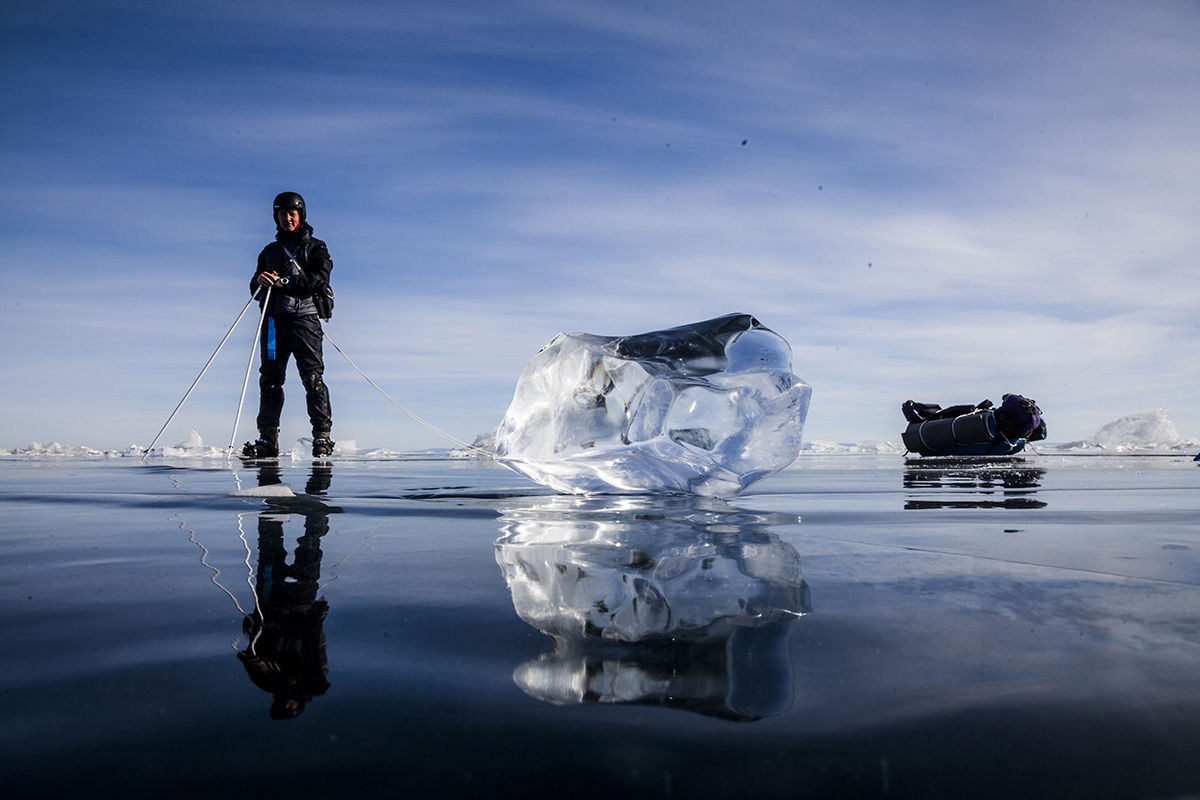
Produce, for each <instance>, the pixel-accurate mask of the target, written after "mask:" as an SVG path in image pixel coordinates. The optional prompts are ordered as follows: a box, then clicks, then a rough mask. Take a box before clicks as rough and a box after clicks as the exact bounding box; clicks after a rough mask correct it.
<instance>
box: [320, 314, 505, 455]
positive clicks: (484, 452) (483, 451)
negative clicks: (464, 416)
mask: <svg viewBox="0 0 1200 800" xmlns="http://www.w3.org/2000/svg"><path fill="white" fill-rule="evenodd" d="M325 338H326V339H329V343H330V344H331V345H333V349H334V350H337V351H338V352H339V353H341V354H342V358H344V359H346V361H347V362H349V364H350V366H352V367H354V369H355V370H357V371H358V374H359V375H362V376H363V377H364V378H366V381H367V383H369V384H371V385H372V386H374V387H375V388H376V389H377V390H378V391H379V393H380V394H381V395H383V396H384V397H386V398H387V399H388V401H389V402H391V404H392V405H394V406H395V407H396V408H398V409H400V410H401V411H403V412H404V413H405V414H407V415H408V416H410V417H412V418H413V420H415V421H416V422H417V423H418V424H419V425H422V426H424V427H425V428H427V429H428V430H430V431H432V432H433V433H436V434H437V435H438V436H441V437H442V438H443V439H446V440H447V441H449V442H453V443H454V444H457V445H460V446H461V447H463V448H465V449H467V450H473V451H475V452H477V453H479V454H481V455H486V456H488V457H491V455H492V451H490V450H487V449H485V448H482V447H476V446H475V445H473V444H470V443H468V442H464V441H463V440H462V439H457V438H455V437H453V436H451V435H450V434H448V433H446V432H445V431H441V430H438V429H437V428H435V427H434V426H433V425H430V424H429V423H428V422H426V421H425V420H423V419H421V418H420V417H418V416H417V415H416V414H414V413H413V412H411V411H409V410H408V409H407V408H405V407H404V406H402V405H400V404H399V403H397V402H396V401H395V400H394V399H393V398H392V396H391V395H390V394H388V393H387V392H385V391H384V390H383V389H380V388H379V384H377V383H375V381H373V380H371V379H370V378H367V373H365V372H363V371H362V370H361V369H359V368H358V365H357V364H355V363H354V362H353V361H351V360H350V356H348V355H346V353H345V351H343V350H342V348H340V347H338V346H337V342H335V341H334V340H333V339H330V338H329V333H328V332H326V333H325Z"/></svg>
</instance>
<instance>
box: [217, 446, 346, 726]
mask: <svg viewBox="0 0 1200 800" xmlns="http://www.w3.org/2000/svg"><path fill="white" fill-rule="evenodd" d="M331 471H332V470H331V468H330V467H329V466H328V465H323V466H314V467H313V469H312V472H311V474H310V476H309V480H308V486H307V487H306V488H307V489H308V490H309V491H310V492H312V493H318V492H324V491H325V490H326V489H327V488H328V487H329V482H330V473H331ZM279 482H280V472H279V470H278V468H274V467H264V468H263V469H262V470H260V472H259V485H268V484H272V483H279ZM289 501H290V502H289ZM269 502H271V504H272V505H273V506H274V508H273V509H272V511H271V512H270V513H264V514H260V515H259V517H258V572H257V576H256V580H255V593H256V594H257V596H258V605H257V607H256V609H255V611H254V613H252V614H251V615H250V616H248V617H246V619H245V620H244V621H243V623H242V626H243V631H244V632H245V633H246V634H247V635H248V636H249V637H250V643H249V645H247V647H246V649H245V650H243V651H242V652H240V653H238V659H239V660H240V661H241V662H242V665H243V666H244V667H245V668H246V674H247V675H249V676H250V680H251V681H252V682H253V683H254V685H255V686H257V687H258V688H260V689H262V690H263V691H265V692H269V693H271V694H272V695H273V696H274V702H273V703H272V705H271V718H272V719H292V718H293V717H296V716H298V715H299V714H301V713H302V712H303V711H304V707H305V705H306V704H307V703H308V702H309V701H311V700H312V699H313V698H314V697H318V696H320V695H323V694H325V692H326V691H327V690H328V689H329V681H328V680H326V678H325V676H326V674H327V673H328V672H329V666H328V663H327V661H326V656H325V631H324V621H325V617H326V615H327V614H328V613H329V604H328V603H326V602H325V598H324V597H317V590H318V585H319V583H318V582H319V580H320V577H321V537H322V536H324V535H325V534H326V533H328V532H329V513H330V512H331V511H337V510H338V509H333V508H330V507H328V506H326V505H324V504H323V503H320V502H314V501H313V500H312V498H282V499H280V500H278V501H276V500H275V499H274V498H272V499H271V500H270V501H269ZM289 512H295V513H299V514H301V515H303V517H304V535H303V536H301V537H300V539H299V541H298V543H297V546H296V549H295V554H294V558H293V560H292V563H291V564H288V563H287V550H286V549H285V547H284V522H285V521H286V520H287V519H288V516H287V514H288V513H289Z"/></svg>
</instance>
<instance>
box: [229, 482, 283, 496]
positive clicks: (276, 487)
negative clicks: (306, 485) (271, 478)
mask: <svg viewBox="0 0 1200 800" xmlns="http://www.w3.org/2000/svg"><path fill="white" fill-rule="evenodd" d="M230 495H231V496H232V497H295V496H296V493H295V492H293V491H292V486H291V484H290V483H271V484H268V485H266V486H251V487H250V488H248V489H238V490H237V491H236V492H230Z"/></svg>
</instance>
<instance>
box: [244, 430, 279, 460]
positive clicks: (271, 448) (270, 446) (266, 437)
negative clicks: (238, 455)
mask: <svg viewBox="0 0 1200 800" xmlns="http://www.w3.org/2000/svg"><path fill="white" fill-rule="evenodd" d="M242 458H279V428H264V429H263V430H260V431H259V432H258V441H257V442H246V444H245V446H244V447H242Z"/></svg>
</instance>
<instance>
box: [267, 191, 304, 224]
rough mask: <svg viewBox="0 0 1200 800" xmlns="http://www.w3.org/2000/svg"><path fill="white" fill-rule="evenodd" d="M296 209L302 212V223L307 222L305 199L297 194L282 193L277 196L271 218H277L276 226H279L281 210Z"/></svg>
mask: <svg viewBox="0 0 1200 800" xmlns="http://www.w3.org/2000/svg"><path fill="white" fill-rule="evenodd" d="M281 208H295V209H298V210H299V211H300V223H301V224H303V223H304V222H305V213H304V198H303V197H301V196H300V195H298V194H296V193H295V192H280V193H279V194H277V195H275V203H274V206H273V207H272V209H271V216H272V217H274V218H275V224H279V209H281Z"/></svg>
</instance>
